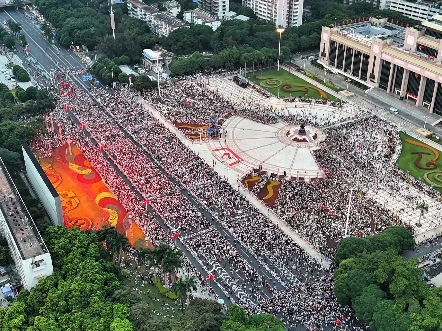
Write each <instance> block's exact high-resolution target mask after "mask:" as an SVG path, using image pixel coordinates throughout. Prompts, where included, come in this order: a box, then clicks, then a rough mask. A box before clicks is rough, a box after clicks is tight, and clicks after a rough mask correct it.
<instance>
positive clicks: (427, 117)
mask: <svg viewBox="0 0 442 331" xmlns="http://www.w3.org/2000/svg"><path fill="white" fill-rule="evenodd" d="M427 119H429V116H424V129H426V127H425V126H426V125H427Z"/></svg>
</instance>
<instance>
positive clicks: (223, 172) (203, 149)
mask: <svg viewBox="0 0 442 331" xmlns="http://www.w3.org/2000/svg"><path fill="white" fill-rule="evenodd" d="M140 101H141V103H142V104H143V105H144V107H145V108H148V109H149V111H150V112H151V114H152V115H153V116H154V117H155V118H156V119H158V121H159V122H160V123H162V124H164V125H165V126H166V127H167V128H168V129H169V130H170V131H171V132H173V133H174V134H175V135H176V136H177V137H178V138H179V139H180V140H181V141H182V142H183V144H184V145H186V146H187V147H188V148H190V149H191V150H193V151H194V152H195V153H196V154H198V155H199V157H201V158H202V159H203V160H204V161H205V162H206V163H207V164H208V165H209V166H211V167H212V168H213V169H214V170H215V171H216V172H217V173H218V174H220V176H222V177H224V178H225V179H226V180H227V181H228V182H229V183H230V185H232V187H233V188H236V189H237V190H238V191H239V192H240V193H241V194H242V195H243V196H244V197H245V198H246V199H247V200H248V201H249V202H250V203H251V204H252V205H253V206H254V207H255V208H256V209H258V210H259V211H260V212H261V213H262V214H263V215H267V216H268V217H269V219H270V220H271V221H272V223H273V224H275V225H276V226H278V227H279V228H280V229H281V230H282V231H283V232H284V233H285V234H286V235H287V236H289V237H290V238H292V240H293V241H294V242H296V243H297V244H298V245H299V246H300V247H301V248H302V249H303V250H305V251H306V252H307V253H308V254H309V255H310V256H311V257H312V258H314V259H315V260H316V261H317V262H318V263H319V264H321V265H322V267H323V268H325V269H328V268H329V267H330V261H329V260H328V259H327V258H326V257H325V256H323V255H322V254H320V253H319V252H318V251H317V250H315V249H314V248H313V247H312V246H311V245H310V244H309V243H308V242H307V241H305V240H304V239H303V238H301V237H300V236H299V235H298V234H297V233H296V232H295V231H294V230H293V229H292V228H291V227H290V226H289V225H288V224H287V223H286V222H285V221H283V220H282V219H281V218H279V217H278V216H277V215H276V214H275V213H274V212H273V211H271V210H270V209H269V208H267V207H266V206H265V205H264V204H263V203H262V202H261V201H260V200H258V198H256V197H255V196H254V195H252V194H251V193H250V192H249V191H248V190H245V189H242V188H241V186H240V184H239V179H240V178H239V174H238V173H237V172H235V171H234V170H232V169H230V167H229V166H228V165H226V164H224V163H220V162H219V160H217V159H216V158H215V156H214V155H213V154H212V152H211V151H210V149H209V148H210V145H209V144H205V143H204V144H196V143H195V144H192V143H191V142H190V141H189V140H188V139H187V138H185V137H184V136H183V135H182V133H181V132H180V131H179V130H178V129H177V128H176V127H175V126H173V125H172V123H170V122H169V121H167V120H165V118H164V117H163V116H162V115H161V114H160V113H159V112H158V111H157V110H156V109H154V108H153V107H151V106H150V105H149V104H148V103H147V102H146V101H145V100H143V99H141V98H140ZM214 162H215V166H213V164H214Z"/></svg>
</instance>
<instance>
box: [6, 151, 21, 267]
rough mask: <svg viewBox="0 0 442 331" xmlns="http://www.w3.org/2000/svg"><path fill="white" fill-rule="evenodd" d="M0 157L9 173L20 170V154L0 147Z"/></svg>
mask: <svg viewBox="0 0 442 331" xmlns="http://www.w3.org/2000/svg"><path fill="white" fill-rule="evenodd" d="M0 157H1V158H2V160H3V162H4V164H5V166H6V168H8V171H9V172H10V173H15V172H18V171H20V169H22V165H23V161H22V156H21V154H20V153H17V152H13V151H10V150H9V149H6V148H2V147H0ZM6 247H7V245H6ZM0 264H1V263H0Z"/></svg>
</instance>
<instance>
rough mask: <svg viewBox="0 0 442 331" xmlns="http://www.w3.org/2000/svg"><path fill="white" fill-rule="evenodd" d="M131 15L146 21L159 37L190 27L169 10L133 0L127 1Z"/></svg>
mask: <svg viewBox="0 0 442 331" xmlns="http://www.w3.org/2000/svg"><path fill="white" fill-rule="evenodd" d="M127 9H128V13H129V16H131V17H134V18H137V19H139V20H141V21H144V22H146V23H147V24H148V25H149V26H150V28H151V30H152V32H153V33H155V34H156V35H157V36H159V37H167V36H168V35H169V34H170V33H171V32H172V31H173V30H176V29H179V28H184V27H189V26H188V25H187V24H186V23H184V22H183V21H181V20H179V19H178V18H176V17H174V16H173V15H172V14H170V13H168V12H161V11H158V9H156V8H153V7H151V6H148V5H146V4H144V3H143V2H140V1H136V0H132V1H128V2H127Z"/></svg>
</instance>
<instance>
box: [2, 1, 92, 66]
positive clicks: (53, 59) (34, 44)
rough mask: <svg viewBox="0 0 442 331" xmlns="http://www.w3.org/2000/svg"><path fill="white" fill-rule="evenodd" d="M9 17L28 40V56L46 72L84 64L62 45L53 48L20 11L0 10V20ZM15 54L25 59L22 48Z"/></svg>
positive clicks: (35, 25)
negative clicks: (58, 47) (19, 27)
mask: <svg viewBox="0 0 442 331" xmlns="http://www.w3.org/2000/svg"><path fill="white" fill-rule="evenodd" d="M10 19H11V20H13V21H15V22H17V23H18V24H20V25H21V27H22V30H23V33H24V34H25V36H26V39H27V41H28V45H29V46H28V47H29V53H30V56H31V57H33V58H34V59H35V60H37V62H38V63H39V64H40V65H41V67H42V68H43V69H44V70H45V71H46V72H47V73H50V72H51V71H58V70H61V69H71V70H78V69H80V68H82V67H83V66H84V65H83V64H82V63H81V61H80V60H79V59H78V58H77V57H75V56H74V55H73V54H72V53H71V52H68V51H67V49H65V48H62V47H60V49H56V48H54V47H53V46H52V45H51V44H50V43H49V41H47V40H46V38H45V37H44V36H43V33H42V31H41V30H40V28H39V26H38V25H37V24H36V23H34V22H32V21H31V20H30V19H28V18H27V17H26V16H25V15H23V14H22V13H21V12H20V11H17V10H14V9H12V10H11V9H3V10H0V20H1V21H3V20H6V21H8V20H10ZM17 55H19V56H20V57H21V58H22V59H23V61H25V59H24V54H23V50H22V49H20V48H19V49H18V53H17Z"/></svg>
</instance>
